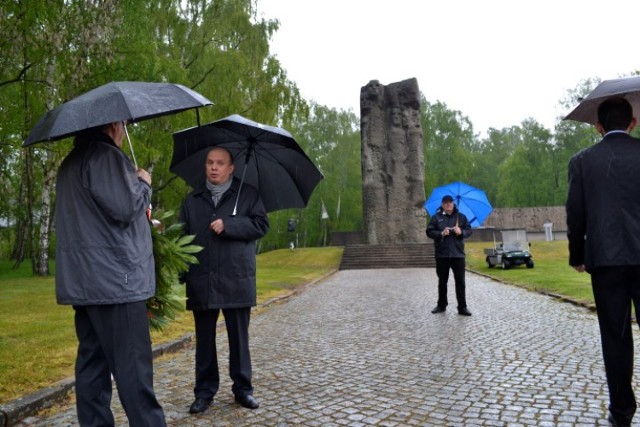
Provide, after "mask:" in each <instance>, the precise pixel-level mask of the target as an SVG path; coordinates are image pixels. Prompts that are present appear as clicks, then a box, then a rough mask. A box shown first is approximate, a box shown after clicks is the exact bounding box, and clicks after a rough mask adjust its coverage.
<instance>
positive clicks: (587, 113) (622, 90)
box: [564, 76, 640, 125]
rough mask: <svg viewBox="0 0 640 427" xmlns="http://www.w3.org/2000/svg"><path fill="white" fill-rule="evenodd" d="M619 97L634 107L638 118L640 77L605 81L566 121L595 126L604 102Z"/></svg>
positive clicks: (634, 113) (639, 109)
mask: <svg viewBox="0 0 640 427" xmlns="http://www.w3.org/2000/svg"><path fill="white" fill-rule="evenodd" d="M617 96H619V97H622V98H625V99H626V100H627V101H629V103H630V104H631V107H633V116H634V117H638V114H640V76H633V77H623V78H620V79H611V80H604V81H603V82H602V83H600V84H599V85H598V86H596V88H595V89H594V90H592V91H591V93H590V94H589V95H587V97H586V98H584V99H583V100H582V101H581V102H580V104H578V106H577V107H576V108H574V109H573V111H571V112H570V113H569V114H568V115H567V117H565V118H564V119H565V120H575V121H578V122H585V123H590V124H592V125H595V124H596V123H597V122H598V107H599V106H600V104H601V103H602V101H604V100H606V99H607V98H612V97H617Z"/></svg>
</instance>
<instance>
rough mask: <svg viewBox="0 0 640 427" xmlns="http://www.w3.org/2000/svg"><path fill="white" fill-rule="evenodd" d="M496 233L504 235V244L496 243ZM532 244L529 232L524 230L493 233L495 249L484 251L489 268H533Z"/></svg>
mask: <svg viewBox="0 0 640 427" xmlns="http://www.w3.org/2000/svg"><path fill="white" fill-rule="evenodd" d="M496 233H499V234H501V235H502V239H501V240H502V242H500V243H497V242H496ZM530 246H531V244H530V243H529V242H528V241H527V231H526V230H524V229H514V230H496V231H494V232H493V248H486V249H485V250H484V253H485V255H487V258H486V260H487V264H488V265H489V268H493V267H495V266H497V265H499V266H501V267H502V268H503V269H505V270H508V269H510V268H512V267H517V266H519V265H523V264H524V265H526V266H527V268H533V259H532V258H531V253H530V252H529V247H530Z"/></svg>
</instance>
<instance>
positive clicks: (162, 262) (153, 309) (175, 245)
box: [147, 211, 202, 330]
mask: <svg viewBox="0 0 640 427" xmlns="http://www.w3.org/2000/svg"><path fill="white" fill-rule="evenodd" d="M155 215H156V216H157V217H156V218H154V219H156V220H157V221H158V223H156V225H152V227H151V237H152V239H153V258H154V261H155V273H156V294H155V296H153V297H151V298H149V300H147V313H148V317H149V326H150V327H151V328H152V329H155V330H162V329H163V328H164V327H165V326H166V325H167V323H168V322H169V321H171V320H174V319H175V317H176V313H177V312H179V311H182V310H184V305H183V301H184V298H183V297H182V296H181V290H180V289H179V287H180V285H179V276H180V274H181V273H184V272H186V271H187V270H188V269H189V264H195V263H197V262H198V259H197V258H196V257H195V256H194V255H193V254H196V253H198V252H200V251H201V250H202V247H201V246H197V245H191V242H192V241H193V239H194V238H195V236H193V235H187V236H183V235H182V232H183V228H184V227H183V225H182V224H180V223H175V224H172V225H170V226H168V227H165V226H164V225H163V224H164V222H166V221H168V220H169V219H170V218H171V217H173V216H174V213H173V212H171V211H167V212H156V213H155Z"/></svg>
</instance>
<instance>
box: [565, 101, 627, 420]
mask: <svg viewBox="0 0 640 427" xmlns="http://www.w3.org/2000/svg"><path fill="white" fill-rule="evenodd" d="M568 118H570V119H574V118H573V117H568ZM635 125H636V119H635V118H633V110H632V107H631V105H630V104H629V102H628V101H627V100H626V99H623V98H622V97H611V98H608V99H606V100H605V101H602V102H601V103H600V105H599V107H598V109H597V123H596V129H597V130H598V132H599V133H600V134H601V135H603V138H602V140H601V141H600V142H599V143H597V144H595V145H593V146H591V147H589V148H586V149H584V150H582V151H580V152H579V153H577V154H575V155H574V156H573V157H572V158H571V160H570V162H569V191H568V195H567V202H566V210H567V237H568V239H569V264H570V265H571V266H572V267H573V268H575V270H576V271H578V272H584V271H587V272H589V273H590V274H591V284H592V288H593V296H594V300H595V303H596V309H597V313H598V322H599V325H600V337H601V341H602V354H603V359H604V366H605V371H606V376H607V384H608V388H609V401H610V402H609V422H610V423H611V424H612V425H614V426H630V425H631V420H632V419H633V415H634V413H635V411H636V400H635V396H634V393H633V387H632V376H633V358H634V356H633V351H634V349H633V337H632V330H631V324H630V320H631V304H632V302H633V305H634V306H635V313H636V320H637V323H638V324H640V197H638V189H639V188H640V168H639V165H640V140H639V139H637V138H633V137H631V136H630V135H629V132H630V131H631V130H632V129H633V128H634V126H635Z"/></svg>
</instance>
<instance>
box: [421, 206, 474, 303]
mask: <svg viewBox="0 0 640 427" xmlns="http://www.w3.org/2000/svg"><path fill="white" fill-rule="evenodd" d="M427 236H428V237H429V238H431V239H433V242H434V244H435V247H436V274H437V275H438V305H437V306H436V307H435V308H434V309H433V310H431V312H432V313H434V314H436V313H443V312H444V311H445V310H446V309H447V305H448V304H449V303H448V300H447V282H448V281H449V270H451V271H453V280H454V281H455V284H456V299H457V300H458V314H461V315H463V316H471V312H470V311H469V309H468V308H467V297H466V295H465V292H466V291H465V277H464V276H465V271H464V269H465V253H464V239H466V238H468V237H469V236H471V225H470V224H469V220H468V219H467V217H466V216H465V215H464V214H463V213H461V212H460V211H458V208H457V207H456V205H455V204H454V203H453V197H451V196H444V197H443V198H442V205H441V206H440V208H438V210H437V211H436V213H435V214H434V215H433V217H432V218H431V220H430V221H429V224H428V225H427Z"/></svg>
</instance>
